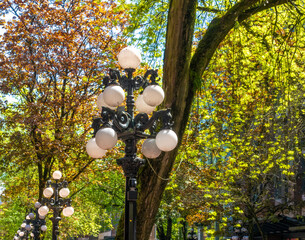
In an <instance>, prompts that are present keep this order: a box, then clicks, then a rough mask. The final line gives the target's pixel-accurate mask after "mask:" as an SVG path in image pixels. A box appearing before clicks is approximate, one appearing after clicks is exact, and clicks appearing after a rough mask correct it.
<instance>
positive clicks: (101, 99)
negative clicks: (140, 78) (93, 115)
mask: <svg viewBox="0 0 305 240" xmlns="http://www.w3.org/2000/svg"><path fill="white" fill-rule="evenodd" d="M96 104H97V106H98V108H99V109H100V110H101V109H102V107H107V108H110V109H112V110H115V109H116V107H111V106H109V105H107V104H106V103H105V101H104V96H103V93H101V94H100V95H99V96H98V97H97V103H96Z"/></svg>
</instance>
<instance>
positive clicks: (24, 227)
mask: <svg viewBox="0 0 305 240" xmlns="http://www.w3.org/2000/svg"><path fill="white" fill-rule="evenodd" d="M34 206H35V208H39V207H40V206H41V204H40V203H39V202H36V203H35V205H34ZM34 218H35V214H34V213H29V214H28V215H27V216H26V218H25V219H26V220H30V221H31V220H34ZM39 218H40V219H44V218H45V217H44V216H41V215H39ZM20 227H21V230H20V229H19V230H18V231H17V236H15V237H14V240H19V239H24V238H26V237H27V236H26V235H27V234H28V233H29V232H30V231H32V230H33V228H34V226H33V225H32V224H31V223H30V224H27V221H24V222H23V223H22V224H21V226H20ZM40 230H41V231H42V232H45V231H47V226H46V225H42V226H41V227H40ZM30 236H31V237H34V233H33V232H31V233H30ZM26 239H27V238H26Z"/></svg>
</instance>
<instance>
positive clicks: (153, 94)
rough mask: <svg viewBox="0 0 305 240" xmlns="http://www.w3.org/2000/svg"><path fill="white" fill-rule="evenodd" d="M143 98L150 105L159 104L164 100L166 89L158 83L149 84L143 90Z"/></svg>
mask: <svg viewBox="0 0 305 240" xmlns="http://www.w3.org/2000/svg"><path fill="white" fill-rule="evenodd" d="M143 99H144V101H145V103H146V104H147V105H149V106H153V107H155V106H158V105H160V104H161V103H162V102H163V100H164V91H163V89H162V88H161V87H160V86H158V85H149V86H147V87H146V88H145V89H144V91H143Z"/></svg>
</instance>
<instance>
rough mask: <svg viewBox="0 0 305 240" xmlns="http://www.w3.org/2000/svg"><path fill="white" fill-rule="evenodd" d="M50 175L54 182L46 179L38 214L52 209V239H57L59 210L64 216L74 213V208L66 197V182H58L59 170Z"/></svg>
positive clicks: (42, 228) (45, 228)
mask: <svg viewBox="0 0 305 240" xmlns="http://www.w3.org/2000/svg"><path fill="white" fill-rule="evenodd" d="M52 176H53V179H54V180H55V182H52V181H51V180H48V181H47V184H46V186H47V187H46V188H45V189H44V191H43V196H44V198H42V199H41V206H39V208H38V214H39V215H41V216H43V217H44V216H46V215H47V214H48V212H49V210H50V209H51V210H53V217H51V218H50V219H51V221H52V224H53V228H52V240H57V237H58V234H59V230H58V225H59V221H60V220H61V217H60V214H61V212H62V213H63V215H64V216H66V217H69V216H71V215H72V214H73V213H74V209H73V207H71V199H70V198H67V197H68V195H69V193H70V190H69V189H68V182H67V181H66V180H64V181H62V182H59V180H60V179H61V177H62V174H61V172H60V171H55V172H54V173H53V175H52ZM37 206H38V204H37ZM41 230H42V231H46V230H47V226H46V225H43V226H41Z"/></svg>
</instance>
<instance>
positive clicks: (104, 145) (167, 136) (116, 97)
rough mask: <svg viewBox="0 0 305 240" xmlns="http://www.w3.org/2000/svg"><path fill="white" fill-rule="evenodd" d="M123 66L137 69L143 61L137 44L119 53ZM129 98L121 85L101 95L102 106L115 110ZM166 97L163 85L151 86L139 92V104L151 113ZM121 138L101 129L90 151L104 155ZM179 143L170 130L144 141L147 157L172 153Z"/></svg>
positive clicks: (141, 111)
mask: <svg viewBox="0 0 305 240" xmlns="http://www.w3.org/2000/svg"><path fill="white" fill-rule="evenodd" d="M118 62H119V65H120V66H121V67H122V68H123V69H136V68H137V67H138V66H139V65H140V63H141V54H140V52H139V51H138V50H137V49H135V48H133V47H126V48H124V49H123V50H122V51H121V52H120V53H119V55H118ZM124 100H125V92H124V90H123V88H122V87H121V86H119V85H114V84H113V85H110V86H108V87H106V88H105V90H104V91H103V92H102V93H101V94H100V95H99V96H98V98H97V105H98V107H99V109H102V107H107V108H110V109H112V110H115V109H116V108H117V107H118V106H120V105H121V104H122V103H123V102H124ZM163 100H164V91H163V89H162V88H161V87H160V86H159V85H148V86H147V87H146V88H145V89H144V91H143V93H142V94H140V95H138V97H137V99H136V101H135V106H136V109H137V110H138V111H139V112H140V113H146V114H150V113H152V112H153V111H154V110H155V109H156V107H157V106H158V105H160V104H161V103H162V102H163ZM117 141H118V136H117V133H116V132H115V131H114V130H113V129H112V128H110V127H104V128H101V129H100V130H98V132H97V133H96V135H95V137H94V138H91V139H90V140H89V141H88V143H87V145H86V150H87V153H88V155H89V156H91V157H92V158H102V157H103V156H104V155H105V154H106V150H108V149H111V148H113V147H114V146H115V145H116V143H117ZM177 143H178V138H177V135H176V133H175V132H174V131H173V130H170V129H163V130H161V131H160V132H159V133H158V134H157V135H156V138H155V139H154V138H148V139H146V140H145V141H144V142H143V145H142V153H143V155H144V156H145V157H147V158H157V157H158V156H159V155H160V154H161V151H164V152H169V151H171V150H173V149H174V148H175V147H176V146H177Z"/></svg>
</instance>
